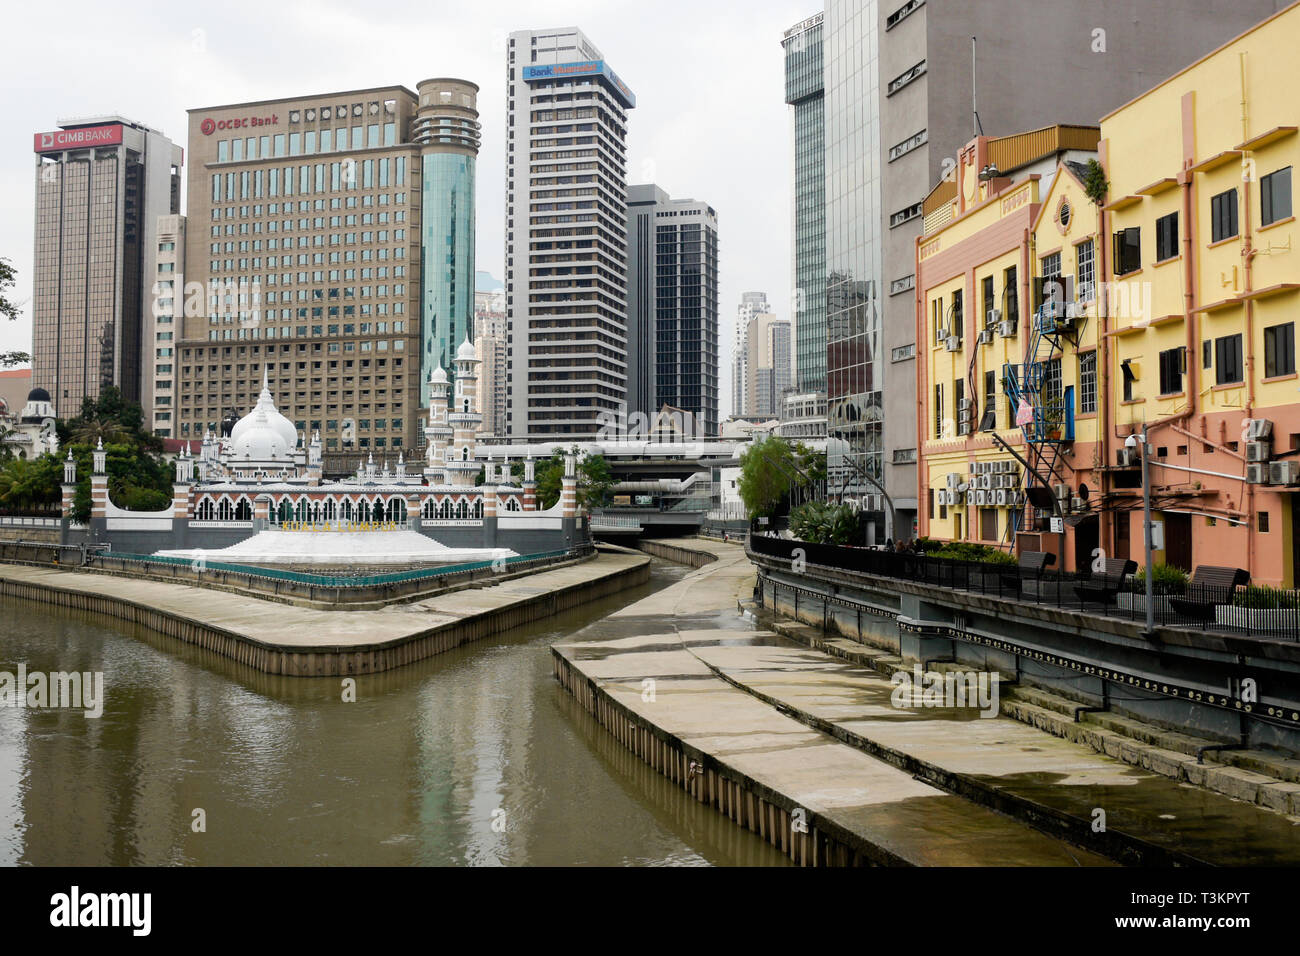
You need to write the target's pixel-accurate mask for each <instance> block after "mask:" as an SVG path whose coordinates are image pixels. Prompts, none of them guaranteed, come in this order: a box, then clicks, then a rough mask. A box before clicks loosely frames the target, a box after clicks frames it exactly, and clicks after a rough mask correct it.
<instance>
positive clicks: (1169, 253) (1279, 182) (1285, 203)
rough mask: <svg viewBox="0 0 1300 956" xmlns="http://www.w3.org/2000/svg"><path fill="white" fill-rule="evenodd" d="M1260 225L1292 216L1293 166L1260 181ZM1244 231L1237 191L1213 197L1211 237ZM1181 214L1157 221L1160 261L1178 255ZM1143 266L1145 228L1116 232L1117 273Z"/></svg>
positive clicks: (1157, 253)
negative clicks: (1143, 230)
mask: <svg viewBox="0 0 1300 956" xmlns="http://www.w3.org/2000/svg"><path fill="white" fill-rule="evenodd" d="M1259 195H1260V206H1259V208H1260V226H1261V227H1263V226H1270V225H1272V224H1273V223H1275V222H1280V221H1281V220H1283V219H1288V218H1290V217H1291V215H1292V204H1291V167H1290V166H1287V167H1285V168H1283V169H1279V170H1276V171H1274V172H1272V173H1269V174H1268V175H1267V176H1264V177H1262V178H1261V179H1260V181H1259ZM1239 234H1240V226H1239V224H1238V219H1237V190H1236V189H1229V190H1226V191H1224V192H1221V193H1219V194H1218V195H1216V196H1213V197H1211V199H1210V237H1211V241H1212V242H1222V241H1223V240H1225V239H1231V238H1233V237H1234V236H1237V235H1239ZM1178 242H1179V229H1178V213H1177V212H1171V213H1169V215H1167V216H1161V217H1160V218H1159V219H1157V220H1156V260H1155V261H1156V262H1164V261H1166V260H1168V259H1172V258H1174V257H1175V256H1177V255H1178ZM1141 268H1142V229H1141V227H1140V226H1130V227H1129V228H1127V229H1120V230H1118V231H1116V233H1115V274H1116V275H1128V274H1129V273H1132V272H1137V271H1138V270H1139V269H1141Z"/></svg>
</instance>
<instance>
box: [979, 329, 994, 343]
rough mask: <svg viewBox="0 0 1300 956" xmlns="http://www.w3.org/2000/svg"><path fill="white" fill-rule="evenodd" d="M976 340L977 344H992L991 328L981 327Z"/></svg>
mask: <svg viewBox="0 0 1300 956" xmlns="http://www.w3.org/2000/svg"><path fill="white" fill-rule="evenodd" d="M978 341H979V344H980V345H992V344H993V330H992V329H983V330H981V331H980V334H979V339H978Z"/></svg>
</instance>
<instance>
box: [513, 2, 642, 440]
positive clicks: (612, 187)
mask: <svg viewBox="0 0 1300 956" xmlns="http://www.w3.org/2000/svg"><path fill="white" fill-rule="evenodd" d="M506 56H507V63H506V75H507V80H508V82H507V88H506V89H507V92H506V314H507V343H506V356H507V362H508V365H509V376H510V395H509V403H508V406H507V411H506V417H507V426H508V428H509V431H510V435H511V436H512V437H513V438H516V439H522V438H528V437H532V438H538V439H546V438H556V437H566V436H579V435H594V434H595V433H596V431H597V430H598V428H599V427H600V425H599V423H600V416H601V413H602V412H604V413H609V414H614V415H617V414H618V412H619V411H620V410H621V409H622V408H623V407H624V403H625V402H626V401H627V378H628V376H627V349H628V342H627V219H626V217H627V170H626V166H627V161H626V154H627V149H626V145H625V140H626V136H627V111H628V110H630V109H632V108H633V107H634V106H635V105H636V98H635V97H634V96H633V95H632V91H631V90H629V89H628V88H627V86H626V85H625V84H624V83H623V81H622V80H620V79H619V78H618V76H617V75H616V74H615V73H614V71H613V70H612V69H610V67H609V65H608V64H607V63H606V62H605V60H604V58H603V56H602V55H601V53H600V51H599V50H598V49H596V47H595V46H594V45H593V44H592V43H591V42H590V41H589V40H588V39H587V37H586V36H584V35H583V33H582V31H581V30H579V29H577V28H576V27H564V28H558V29H551V30H525V31H520V32H517V33H512V34H511V35H510V39H509V46H508V51H507V54H506Z"/></svg>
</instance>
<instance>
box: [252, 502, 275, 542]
mask: <svg viewBox="0 0 1300 956" xmlns="http://www.w3.org/2000/svg"><path fill="white" fill-rule="evenodd" d="M270 523H271V496H270V495H258V496H257V497H256V498H254V499H253V531H254V533H256V532H258V531H265V530H266V528H267V526H268V525H270Z"/></svg>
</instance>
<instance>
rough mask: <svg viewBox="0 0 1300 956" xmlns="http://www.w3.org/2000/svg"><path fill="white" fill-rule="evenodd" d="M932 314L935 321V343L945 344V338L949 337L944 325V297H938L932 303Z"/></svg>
mask: <svg viewBox="0 0 1300 956" xmlns="http://www.w3.org/2000/svg"><path fill="white" fill-rule="evenodd" d="M930 315H931V318H932V319H933V321H934V344H935V345H943V340H944V339H945V338H946V337H947V334H948V332H947V329H945V328H944V327H943V299H942V297H941V298H938V299H935V300H934V301H933V302H931V303H930Z"/></svg>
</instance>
